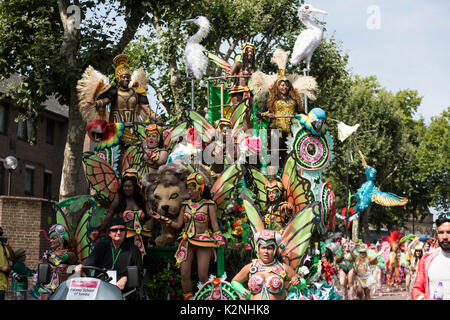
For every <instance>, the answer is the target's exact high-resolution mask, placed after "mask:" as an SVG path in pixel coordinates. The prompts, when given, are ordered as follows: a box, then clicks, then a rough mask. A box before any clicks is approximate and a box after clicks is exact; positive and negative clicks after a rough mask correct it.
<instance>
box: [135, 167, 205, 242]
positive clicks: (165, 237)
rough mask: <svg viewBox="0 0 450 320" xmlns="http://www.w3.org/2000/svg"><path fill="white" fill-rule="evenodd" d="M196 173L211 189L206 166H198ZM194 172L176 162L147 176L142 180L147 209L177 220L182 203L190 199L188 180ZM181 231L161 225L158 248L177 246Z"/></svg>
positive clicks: (156, 240) (157, 240) (157, 239)
mask: <svg viewBox="0 0 450 320" xmlns="http://www.w3.org/2000/svg"><path fill="white" fill-rule="evenodd" d="M195 170H196V171H198V172H200V173H201V174H202V175H203V176H204V177H205V184H206V186H207V187H211V184H212V178H211V175H210V174H209V171H208V170H207V169H206V168H205V167H204V166H201V165H200V166H199V167H198V166H196V168H195ZM191 172H192V171H191V170H189V169H188V167H187V166H186V165H184V164H183V163H182V162H181V161H174V162H171V163H168V164H165V165H163V166H161V167H159V169H158V172H157V173H156V174H150V173H149V174H146V175H145V176H144V177H143V178H142V185H143V186H144V188H145V189H144V193H145V200H146V202H147V208H151V209H152V210H154V211H156V212H158V213H159V214H161V215H164V216H166V217H168V218H169V219H172V220H175V219H177V217H178V214H179V213H180V208H181V203H182V202H183V201H185V200H187V199H189V194H188V192H187V189H186V187H187V186H186V178H187V177H188V175H189V174H190V173H191ZM179 234H180V230H176V229H174V228H172V227H170V226H166V225H164V224H161V235H159V236H157V237H156V239H155V244H156V246H158V247H163V246H170V245H175V244H176V241H177V238H178V235H179Z"/></svg>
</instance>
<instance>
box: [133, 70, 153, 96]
mask: <svg viewBox="0 0 450 320" xmlns="http://www.w3.org/2000/svg"><path fill="white" fill-rule="evenodd" d="M147 82H148V80H147V75H146V74H145V71H144V68H143V67H140V68H139V69H137V70H135V71H133V74H132V75H131V81H130V85H129V87H130V88H135V89H136V92H137V93H139V94H143V95H145V94H146V92H147V90H146V88H147Z"/></svg>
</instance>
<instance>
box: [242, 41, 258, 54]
mask: <svg viewBox="0 0 450 320" xmlns="http://www.w3.org/2000/svg"><path fill="white" fill-rule="evenodd" d="M248 48H251V49H253V51H255V45H254V44H253V43H250V42H246V43H243V44H242V55H243V54H244V53H245V51H246V50H247V49H248Z"/></svg>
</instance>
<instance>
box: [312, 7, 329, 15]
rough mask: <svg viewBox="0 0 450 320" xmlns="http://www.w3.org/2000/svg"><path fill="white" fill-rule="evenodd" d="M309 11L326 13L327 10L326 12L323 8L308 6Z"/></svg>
mask: <svg viewBox="0 0 450 320" xmlns="http://www.w3.org/2000/svg"><path fill="white" fill-rule="evenodd" d="M309 11H311V12H314V13H321V14H328V12H326V11H324V10H320V9H316V8H309Z"/></svg>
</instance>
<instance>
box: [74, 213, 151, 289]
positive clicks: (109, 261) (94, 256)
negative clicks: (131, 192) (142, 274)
mask: <svg viewBox="0 0 450 320" xmlns="http://www.w3.org/2000/svg"><path fill="white" fill-rule="evenodd" d="M107 230H108V236H109V238H110V239H109V240H108V241H101V242H99V243H98V244H97V245H96V246H95V248H94V250H93V251H92V253H91V254H90V255H89V257H87V258H86V259H85V260H83V262H82V263H81V264H79V265H77V266H76V267H75V272H80V271H81V270H82V268H83V266H94V267H98V268H104V269H107V270H110V272H108V273H109V275H110V276H112V277H113V280H111V281H112V283H114V284H115V285H116V286H117V287H119V289H120V290H122V292H123V293H125V292H127V291H129V288H127V267H129V266H138V267H141V266H142V259H141V253H140V251H139V249H138V247H137V246H136V245H134V243H133V242H132V241H125V235H126V228H125V222H124V221H123V219H121V218H112V219H111V220H110V223H109V225H108V229H107Z"/></svg>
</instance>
